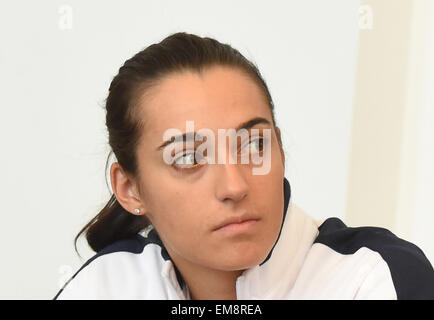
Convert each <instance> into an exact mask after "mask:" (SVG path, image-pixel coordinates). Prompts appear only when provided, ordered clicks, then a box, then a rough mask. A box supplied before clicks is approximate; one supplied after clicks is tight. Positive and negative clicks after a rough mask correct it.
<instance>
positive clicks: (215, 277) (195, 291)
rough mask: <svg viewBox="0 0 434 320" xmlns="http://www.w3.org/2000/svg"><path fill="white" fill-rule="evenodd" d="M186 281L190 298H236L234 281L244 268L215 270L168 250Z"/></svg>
mask: <svg viewBox="0 0 434 320" xmlns="http://www.w3.org/2000/svg"><path fill="white" fill-rule="evenodd" d="M169 255H170V257H171V258H172V261H173V262H174V263H175V265H176V267H177V268H178V270H179V271H180V273H181V275H182V278H183V279H184V281H185V282H186V284H187V286H188V289H189V291H190V298H191V299H192V300H236V299H237V292H236V281H237V278H238V277H239V276H240V275H241V273H242V272H243V271H244V270H233V271H225V270H216V269H211V268H207V267H204V266H201V265H198V264H194V263H192V262H190V261H187V260H185V259H183V258H182V257H179V256H177V255H176V254H173V253H171V252H169Z"/></svg>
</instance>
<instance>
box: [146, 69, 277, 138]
mask: <svg viewBox="0 0 434 320" xmlns="http://www.w3.org/2000/svg"><path fill="white" fill-rule="evenodd" d="M139 107H140V108H141V110H140V113H141V116H143V117H144V119H143V120H144V123H146V125H145V128H146V130H145V132H144V136H146V140H147V141H148V142H150V141H152V142H153V143H154V144H156V143H158V142H160V141H162V140H163V133H164V131H165V130H167V129H169V128H176V129H179V130H180V131H182V132H185V123H186V121H187V120H193V121H194V127H195V129H201V128H209V129H211V130H215V131H216V132H217V129H219V128H222V129H225V128H235V127H236V126H237V125H238V124H239V123H241V122H244V121H246V120H249V119H251V118H253V117H263V118H266V119H269V120H270V122H271V112H270V110H269V107H268V103H267V101H266V99H265V96H264V93H263V92H262V91H261V88H260V87H259V86H258V84H256V82H255V81H254V80H253V79H251V78H250V77H249V76H248V75H246V74H245V73H244V72H242V71H240V70H237V69H233V68H229V67H221V66H218V67H212V68H210V69H208V70H206V71H204V73H203V74H202V75H199V74H196V73H193V72H191V71H184V72H182V73H177V74H171V75H169V76H167V77H166V78H164V79H163V80H162V81H161V82H160V83H159V84H158V85H157V86H156V87H155V88H153V89H152V92H151V94H149V95H147V96H146V98H144V99H143V100H142V101H141V102H140V104H139Z"/></svg>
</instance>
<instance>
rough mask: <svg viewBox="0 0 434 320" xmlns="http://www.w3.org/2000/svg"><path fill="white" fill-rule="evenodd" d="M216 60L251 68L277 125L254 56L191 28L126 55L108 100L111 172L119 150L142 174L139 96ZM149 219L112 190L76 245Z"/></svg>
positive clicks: (112, 236) (125, 165)
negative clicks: (124, 203) (126, 205)
mask: <svg viewBox="0 0 434 320" xmlns="http://www.w3.org/2000/svg"><path fill="white" fill-rule="evenodd" d="M214 65H222V66H230V67H234V68H238V69H240V70H242V71H244V72H245V73H247V74H248V75H249V76H250V77H251V78H252V79H253V80H254V81H255V82H256V83H257V84H258V85H259V86H260V88H261V89H262V92H263V93H264V96H265V99H266V101H267V102H268V105H269V107H270V111H271V115H272V120H273V124H274V126H275V125H276V124H275V119H274V105H273V101H272V98H271V95H270V92H269V90H268V87H267V85H266V83H265V80H264V79H263V77H262V76H261V74H260V72H259V70H258V68H257V67H256V65H255V64H254V63H253V62H251V61H249V60H248V59H246V58H245V57H244V56H243V55H242V54H241V53H240V52H239V51H238V50H236V49H234V48H232V47H231V46H230V45H228V44H223V43H220V42H218V41H217V40H215V39H212V38H209V37H199V36H197V35H194V34H188V33H185V32H178V33H174V34H171V35H169V36H168V37H166V38H165V39H163V40H162V41H161V42H160V43H155V44H152V45H150V46H148V47H147V48H145V49H144V50H142V51H140V52H138V53H137V54H136V55H134V56H133V57H132V58H130V59H128V60H127V61H125V63H124V65H123V66H122V67H120V69H119V72H118V74H117V75H116V76H115V77H114V78H113V80H112V82H111V84H110V88H109V93H108V97H107V98H106V100H105V109H106V112H107V114H106V126H107V130H108V142H109V145H110V147H111V151H110V154H109V156H108V158H107V162H106V167H105V170H106V172H107V166H108V162H109V158H110V155H111V154H112V153H113V154H114V155H115V156H116V160H117V162H118V163H119V165H120V166H121V167H122V169H123V170H124V171H125V172H126V173H128V174H130V175H131V176H133V177H140V175H139V174H140V173H139V171H138V165H137V154H136V152H135V151H136V148H137V145H138V141H139V140H140V136H141V132H142V130H143V128H144V125H143V124H144V121H145V119H141V117H140V113H139V107H138V103H137V101H138V98H139V96H141V95H143V93H145V92H146V91H147V90H148V89H149V88H151V86H154V85H156V84H157V83H158V80H161V79H162V78H163V77H165V76H167V75H168V74H170V73H173V72H182V71H185V70H189V71H193V72H197V73H201V72H202V71H203V70H204V69H205V68H206V67H211V66H214ZM106 179H107V175H106ZM149 225H150V221H149V219H148V218H147V217H146V216H145V215H134V214H132V213H130V212H128V211H127V210H125V209H124V208H123V207H122V206H121V205H120V204H119V202H118V201H117V199H116V196H115V194H112V196H111V197H110V200H109V201H108V202H107V204H106V205H105V206H104V207H103V208H102V210H101V211H100V212H99V213H98V214H97V215H96V216H95V217H94V218H92V219H91V220H90V221H89V222H88V223H87V224H86V225H85V226H84V227H83V228H82V229H81V230H80V231H79V233H78V234H77V236H76V237H75V239H74V246H75V250H76V251H77V240H78V238H79V237H80V235H82V234H83V233H84V234H85V236H86V239H87V242H88V244H89V246H90V247H91V249H92V250H94V251H95V252H98V251H100V250H101V249H102V248H104V247H105V246H107V245H109V244H111V243H113V242H115V241H117V240H120V239H124V238H128V237H130V236H132V235H135V234H137V233H139V232H140V231H141V230H143V229H145V228H146V227H147V226H149ZM77 253H78V251H77Z"/></svg>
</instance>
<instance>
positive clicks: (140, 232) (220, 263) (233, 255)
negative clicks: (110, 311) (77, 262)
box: [55, 33, 434, 299]
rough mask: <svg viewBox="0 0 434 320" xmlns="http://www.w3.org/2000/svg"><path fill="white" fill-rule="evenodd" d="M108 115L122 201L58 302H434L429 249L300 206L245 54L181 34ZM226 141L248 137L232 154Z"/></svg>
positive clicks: (115, 95) (140, 70)
mask: <svg viewBox="0 0 434 320" xmlns="http://www.w3.org/2000/svg"><path fill="white" fill-rule="evenodd" d="M106 109H107V116H106V124H107V129H108V133H109V144H110V146H111V148H112V150H113V153H114V154H115V156H116V159H117V162H115V163H113V165H112V166H111V168H110V177H111V184H112V189H113V192H114V194H113V195H112V197H111V199H110V201H109V202H108V203H107V205H106V206H105V207H104V208H103V209H102V210H101V212H100V213H99V214H98V215H97V216H96V217H95V218H94V219H92V220H91V221H90V222H89V223H88V224H87V225H86V226H85V227H84V228H83V229H82V230H81V231H80V232H79V234H78V235H77V237H76V238H75V241H77V238H78V237H79V236H80V235H81V234H83V233H85V234H86V238H87V241H88V243H89V245H90V247H91V248H92V249H93V250H94V251H95V252H97V254H96V255H95V256H93V257H92V258H91V259H90V260H88V261H87V262H86V263H85V264H84V265H83V266H82V267H81V268H80V269H79V270H78V271H77V272H76V274H75V275H74V276H73V277H72V278H71V279H70V281H68V282H67V283H66V284H65V286H64V287H63V288H62V289H61V290H60V291H59V293H58V294H57V295H56V297H55V299H305V298H307V299H366V298H368V299H369V298H374V299H376V298H378V299H396V298H398V299H415V298H434V271H433V268H432V266H431V264H430V262H429V261H428V260H427V259H426V257H425V256H424V254H423V252H422V251H421V250H420V249H419V248H418V247H416V246H415V245H413V244H411V243H409V242H406V241H404V240H402V239H399V238H397V237H396V236H395V235H393V234H392V233H391V232H390V231H388V230H386V229H382V228H373V227H365V228H348V227H346V226H345V224H343V222H342V221H340V220H339V219H337V218H329V219H327V220H325V221H324V222H322V223H321V222H319V221H315V220H314V219H312V218H311V217H310V216H308V215H307V214H305V213H304V212H303V211H302V210H301V209H300V208H298V207H297V206H295V205H294V204H292V203H291V202H290V194H291V191H290V185H289V182H288V180H287V179H286V178H285V177H284V172H285V170H284V169H285V154H284V151H283V148H282V141H281V135H280V130H279V128H278V127H277V125H276V121H275V119H274V108H273V102H272V98H271V96H270V93H269V90H268V88H267V85H266V83H265V81H264V79H263V78H262V76H261V74H260V72H259V71H258V69H257V68H256V66H255V65H254V64H253V63H251V62H250V61H248V60H247V59H246V58H245V57H243V56H242V55H241V54H240V53H239V52H238V51H237V50H235V49H233V48H232V47H231V46H229V45H227V44H222V43H220V42H218V41H216V40H214V39H211V38H201V37H198V36H196V35H193V34H187V33H175V34H172V35H170V36H169V37H167V38H166V39H164V40H162V41H161V42H160V43H157V44H153V45H151V46H149V47H148V48H146V49H144V50H143V51H141V52H139V53H137V54H136V55H135V56H134V57H132V58H131V59H129V60H127V61H126V62H125V64H124V65H123V66H122V67H121V68H120V69H119V73H118V74H117V75H116V76H115V77H114V79H113V81H112V83H111V85H110V89H109V95H108V98H107V100H106ZM188 121H190V122H188ZM191 124H194V127H195V128H196V129H201V130H203V131H202V132H205V133H207V134H208V135H205V136H206V139H204V140H203V141H204V142H206V143H207V147H208V148H207V149H206V152H202V153H201V156H199V152H197V148H199V147H200V145H201V143H200V142H202V140H200V139H197V137H199V136H201V134H200V133H199V131H194V130H195V129H193V128H192V126H191ZM186 128H187V129H186ZM223 129H227V130H230V129H232V130H235V132H237V133H238V132H240V131H242V132H243V133H244V134H245V133H246V132H247V135H244V136H241V137H240V138H241V141H239V140H238V136H236V143H235V149H234V148H233V146H234V145H233V144H232V149H230V151H229V152H228V154H229V155H228V156H226V155H224V156H221V154H225V152H226V151H228V148H226V146H227V143H226V141H225V140H226V137H222V136H220V135H219V136H218V137H216V135H217V133H218V132H219V131H220V130H223ZM171 130H172V131H171ZM170 132H180V133H181V138H180V137H179V135H170V134H168V133H170ZM194 132H195V134H192V133H194ZM231 132H232V134H229V135H228V137H229V138H230V139H231V137H232V138H233V133H234V131H231ZM182 133H184V134H185V135H184V136H182ZM175 137H177V138H176V139H175ZM214 138H215V140H214ZM217 140H218V145H217ZM221 140H223V143H222V144H220V143H221ZM183 142H185V144H184V143H183ZM175 146H176V148H175ZM202 151H203V149H202ZM213 154H214V155H215V154H218V155H219V160H223V161H221V162H220V161H219V162H218V163H216V162H215V161H213V160H214V159H213V157H212V155H213ZM239 154H240V155H246V154H247V155H248V158H249V160H250V161H248V162H241V163H240V162H239V161H235V163H234V162H233V160H238V155H239ZM259 157H262V160H263V161H262V163H263V165H264V166H265V168H266V170H263V172H262V173H259V174H258V173H257V172H258V171H256V174H255V170H254V169H259V167H260V166H259V164H258V163H259V162H257V161H255V160H254V158H256V160H258V158H259ZM234 158H236V159H234ZM264 159H265V160H264ZM147 227H149V228H147ZM146 231H148V233H147V234H146Z"/></svg>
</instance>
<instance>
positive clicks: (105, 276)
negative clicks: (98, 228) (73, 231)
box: [53, 232, 163, 300]
mask: <svg viewBox="0 0 434 320" xmlns="http://www.w3.org/2000/svg"><path fill="white" fill-rule="evenodd" d="M160 241H161V240H160V239H159V238H158V237H156V236H155V233H153V232H150V233H149V234H148V236H147V237H143V236H142V235H140V234H136V235H134V236H133V237H130V238H128V239H122V240H118V241H116V242H114V243H112V244H110V245H108V246H106V247H104V249H102V250H100V251H99V252H98V253H96V254H95V255H94V256H92V257H91V258H90V259H88V260H87V261H86V262H85V263H84V264H83V265H82V266H81V267H80V268H79V269H78V270H77V271H76V272H75V274H74V275H73V276H72V277H71V278H70V279H69V280H68V281H67V282H66V283H65V285H64V286H63V287H62V289H60V290H59V292H58V293H57V294H56V296H55V297H54V298H53V299H54V300H56V299H102V298H111V295H112V293H115V292H119V291H120V288H122V290H123V292H124V293H125V292H126V291H128V289H129V288H128V286H130V284H133V283H134V282H136V281H137V280H139V279H138V278H143V277H144V276H145V275H146V270H147V269H151V270H152V268H153V266H152V263H151V262H152V261H154V262H155V263H159V262H160V261H157V260H158V259H159V257H161V259H160V260H163V257H162V254H160V252H161V247H160ZM152 244H155V245H157V246H154V245H152ZM157 251H158V252H157ZM156 252H157V253H156ZM144 255H146V257H144ZM142 280H144V279H142ZM130 288H131V289H132V287H131V286H130Z"/></svg>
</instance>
